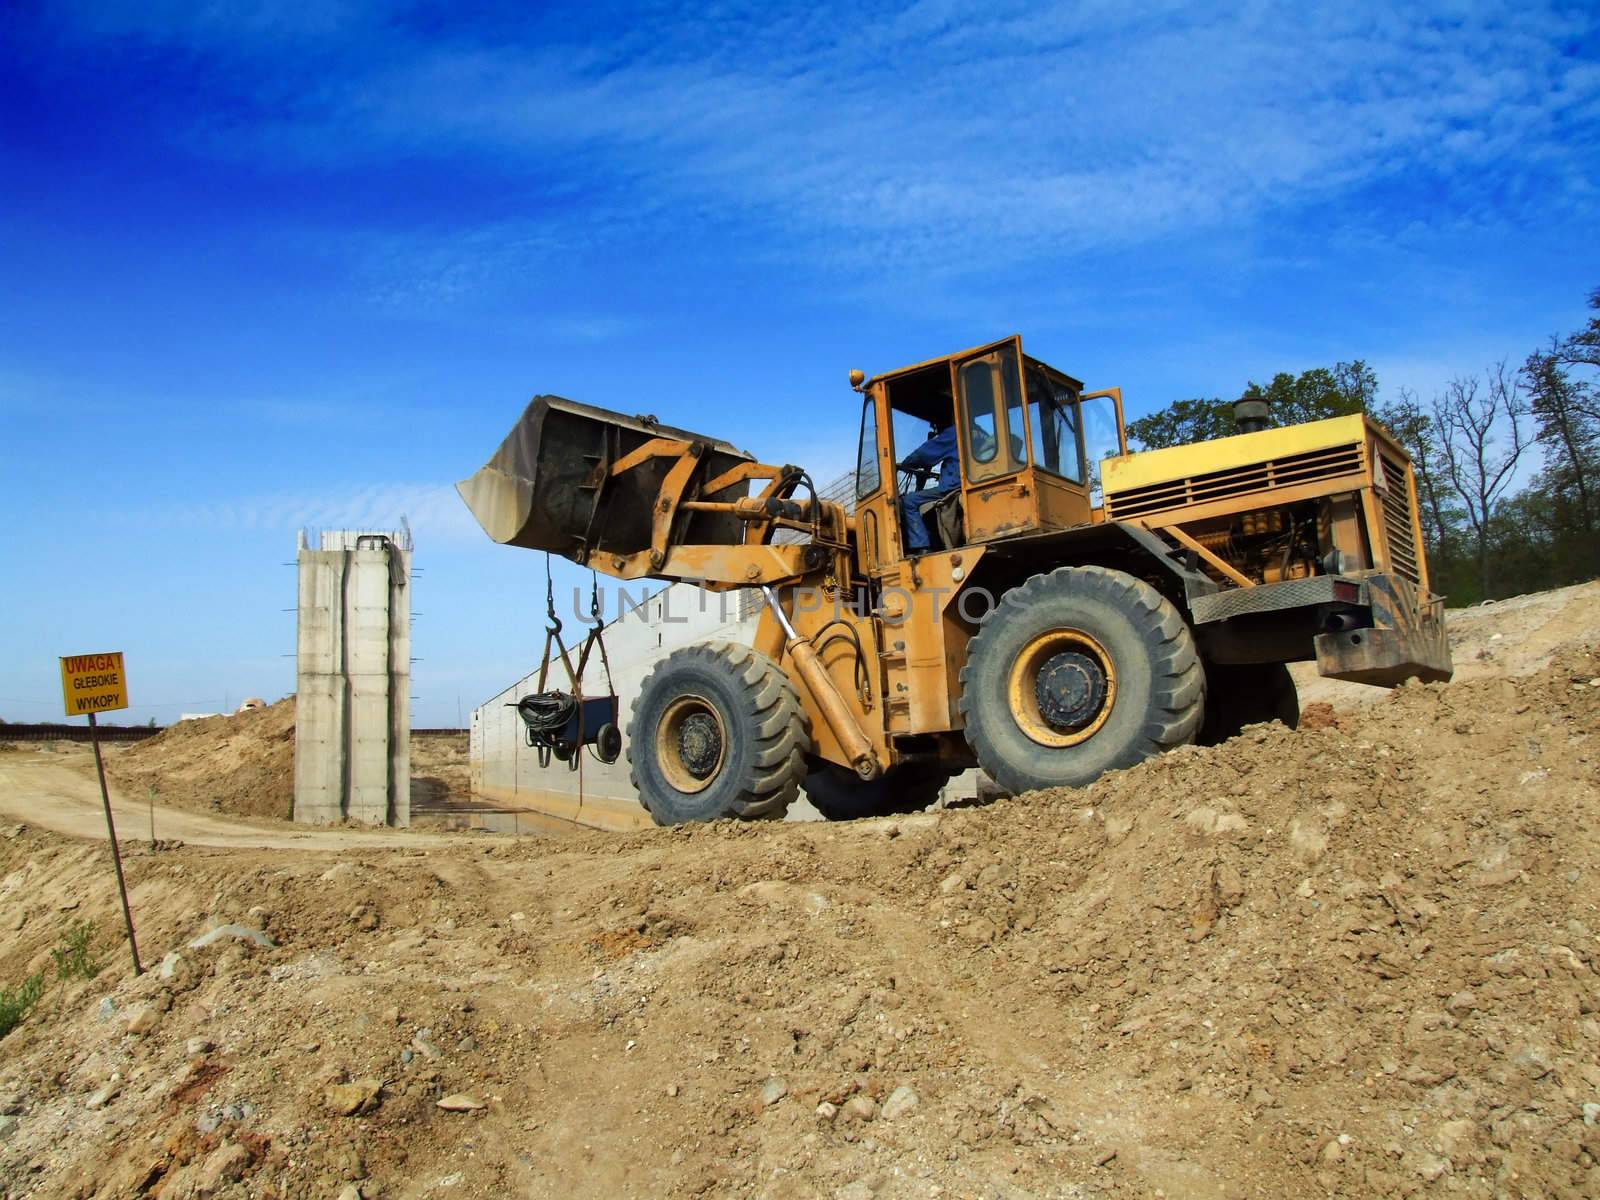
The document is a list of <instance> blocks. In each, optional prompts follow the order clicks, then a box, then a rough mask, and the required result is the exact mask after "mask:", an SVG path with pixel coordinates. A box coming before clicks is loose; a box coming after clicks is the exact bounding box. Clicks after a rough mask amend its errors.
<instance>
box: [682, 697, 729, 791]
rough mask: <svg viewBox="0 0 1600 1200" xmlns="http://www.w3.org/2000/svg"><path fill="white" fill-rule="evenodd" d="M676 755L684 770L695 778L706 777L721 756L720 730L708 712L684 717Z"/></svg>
mask: <svg viewBox="0 0 1600 1200" xmlns="http://www.w3.org/2000/svg"><path fill="white" fill-rule="evenodd" d="M678 757H679V759H680V760H681V761H682V763H683V767H684V770H686V771H688V772H689V774H690V775H693V776H694V777H695V778H696V779H706V778H708V777H709V776H710V775H711V773H712V772H713V771H715V770H716V769H717V763H718V761H719V760H720V759H721V758H722V731H721V730H720V729H718V728H717V722H716V720H715V719H714V718H713V717H712V716H711V714H709V713H704V712H697V713H693V714H691V715H690V716H688V717H686V718H685V719H684V722H683V726H682V728H680V729H679V731H678Z"/></svg>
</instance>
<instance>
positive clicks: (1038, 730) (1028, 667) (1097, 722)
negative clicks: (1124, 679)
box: [1006, 629, 1117, 748]
mask: <svg viewBox="0 0 1600 1200" xmlns="http://www.w3.org/2000/svg"><path fill="white" fill-rule="evenodd" d="M1096 671H1098V674H1099V676H1100V678H1101V679H1103V681H1104V687H1105V692H1104V695H1103V696H1102V697H1100V698H1099V700H1098V703H1096V702H1095V688H1094V686H1093V684H1094V682H1095V678H1094V677H1095V672H1096ZM1058 676H1062V677H1066V678H1068V679H1069V680H1071V681H1072V683H1073V684H1075V685H1076V687H1077V689H1078V690H1075V691H1074V692H1073V694H1072V696H1073V699H1076V700H1077V703H1076V704H1068V703H1064V702H1054V703H1052V701H1053V700H1054V697H1053V695H1052V687H1051V681H1052V679H1054V678H1056V677H1058ZM1041 679H1043V680H1044V682H1043V690H1044V692H1045V696H1046V703H1045V705H1042V704H1041ZM1079 691H1081V695H1079ZM1006 699H1007V702H1008V703H1009V705H1010V708H1011V716H1012V719H1013V720H1015V721H1016V723H1017V727H1018V728H1019V729H1021V730H1022V732H1023V733H1025V734H1027V735H1028V737H1029V738H1031V739H1032V740H1033V741H1035V742H1038V743H1039V745H1041V746H1049V747H1052V748H1060V747H1064V746H1076V745H1078V744H1079V743H1080V742H1085V741H1088V740H1089V739H1090V738H1092V737H1093V736H1094V735H1095V734H1096V733H1098V732H1099V731H1100V728H1101V727H1102V726H1103V725H1104V724H1105V723H1106V721H1107V719H1109V718H1110V716H1111V708H1112V705H1113V704H1115V703H1116V699H1117V671H1116V666H1115V665H1114V664H1113V663H1112V661H1111V656H1110V655H1109V654H1107V653H1106V650H1105V647H1104V646H1102V645H1101V644H1100V643H1099V642H1097V641H1096V640H1095V639H1094V638H1092V637H1090V636H1089V635H1088V634H1087V633H1084V632H1083V630H1081V629H1051V630H1048V631H1046V632H1044V633H1040V634H1037V635H1035V636H1034V638H1033V639H1032V640H1031V641H1029V642H1028V644H1027V645H1026V646H1024V647H1023V648H1022V652H1021V653H1020V654H1018V655H1017V658H1016V661H1015V662H1013V663H1012V664H1011V676H1010V679H1009V680H1008V681H1007V685H1006ZM1046 706H1048V707H1050V708H1052V709H1054V710H1056V711H1054V712H1052V713H1050V714H1048V715H1047V712H1046ZM1063 708H1066V709H1068V710H1069V711H1068V712H1066V713H1064V714H1063V713H1062V712H1061V711H1060V710H1061V709H1063Z"/></svg>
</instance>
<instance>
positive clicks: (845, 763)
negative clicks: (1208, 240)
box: [458, 337, 1451, 824]
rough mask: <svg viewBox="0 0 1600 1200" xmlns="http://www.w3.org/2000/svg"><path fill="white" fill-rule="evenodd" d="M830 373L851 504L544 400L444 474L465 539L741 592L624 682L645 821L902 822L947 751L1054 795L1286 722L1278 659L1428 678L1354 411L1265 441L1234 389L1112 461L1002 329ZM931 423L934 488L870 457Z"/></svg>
mask: <svg viewBox="0 0 1600 1200" xmlns="http://www.w3.org/2000/svg"><path fill="white" fill-rule="evenodd" d="M851 384H852V387H853V388H854V389H855V390H856V391H857V392H859V393H860V394H861V396H862V409H861V425H860V440H859V443H858V445H859V450H858V456H857V467H856V474H855V487H854V501H853V503H839V502H836V501H830V500H827V499H824V498H822V497H819V496H818V495H817V493H816V489H815V487H814V485H813V484H812V482H811V480H810V477H809V476H808V475H807V474H806V472H805V471H803V470H802V469H800V468H799V467H796V466H789V465H784V466H775V465H768V464H764V463H760V462H757V461H755V460H754V459H753V458H752V457H751V456H750V455H748V454H745V453H744V452H743V451H740V450H737V449H735V448H734V447H732V446H730V445H728V444H727V443H725V442H722V441H718V440H716V439H714V438H708V437H703V436H701V435H698V434H694V433H689V432H686V431H684V430H682V429H677V428H674V427H671V426H667V425H663V424H661V423H659V422H658V421H657V420H656V419H655V418H654V417H650V416H638V417H629V416H624V415H622V414H619V413H614V412H608V411H606V410H604V409H598V408H592V407H589V406H586V405H582V404H575V403H573V402H572V401H569V400H564V399H561V398H559V397H555V396H541V397H539V398H537V399H535V400H534V401H533V403H532V404H530V405H529V406H528V408H527V411H526V412H525V413H524V414H523V416H522V419H521V420H520V421H519V422H518V423H517V424H516V426H515V427H514V428H513V429H512V431H511V433H510V435H509V436H508V437H507V438H506V440H505V442H504V443H503V444H502V445H501V447H500V449H499V450H498V451H497V452H496V453H495V455H494V457H493V458H491V459H490V460H489V462H488V464H487V465H485V466H484V467H483V468H482V469H481V470H479V471H478V472H477V473H476V474H474V475H473V476H471V477H470V478H469V479H467V480H465V481H463V482H462V483H461V484H460V485H458V486H459V490H460V492H461V495H462V497H463V499H464V500H465V501H466V503H467V505H468V507H469V508H471V510H472V512H473V513H474V515H475V516H476V517H477V519H478V521H479V523H480V524H481V525H482V526H483V528H484V530H485V531H486V532H487V533H488V534H489V536H490V537H491V538H493V539H494V540H495V541H497V542H500V543H503V544H507V545H515V546H523V547H526V548H529V549H537V550H545V551H548V552H550V553H552V554H559V555H561V556H563V557H565V558H567V559H570V560H571V561H573V562H575V563H579V564H583V565H586V566H590V567H593V568H594V569H596V570H598V571H602V572H604V573H606V574H607V575H611V576H614V577H616V578H618V579H625V580H631V579H641V578H649V579H660V580H668V581H691V582H694V583H698V584H699V585H701V586H703V587H706V588H710V589H713V590H729V589H735V588H759V589H761V590H762V591H763V593H764V595H765V598H766V601H767V603H766V605H765V608H764V611H763V613H762V616H761V619H760V622H759V624H758V627H757V631H756V636H755V639H754V642H753V644H752V645H748V646H747V645H739V644H734V643H729V642H708V643H706V644H704V645H700V646H693V647H690V648H688V649H684V650H680V651H677V652H675V653H673V654H672V655H670V656H668V657H667V658H666V659H664V660H663V661H662V662H661V663H660V664H659V665H658V666H657V667H656V668H655V669H654V670H653V671H652V672H651V674H650V675H649V676H648V677H647V678H646V679H645V681H644V683H643V685H642V687H641V688H640V690H639V693H638V695H637V696H635V697H634V698H633V704H632V715H631V718H630V720H629V722H628V736H627V743H628V757H629V763H630V768H631V773H632V778H633V781H634V784H635V786H637V788H638V790H639V797H640V800H641V802H642V803H643V804H644V806H645V808H646V809H647V810H648V811H649V812H650V814H651V816H652V817H653V818H654V819H655V820H656V821H657V822H658V823H661V824H676V823H679V822H683V821H702V820H711V819H715V818H719V817H729V816H732V817H743V818H756V817H776V816H781V815H782V814H783V812H784V811H785V810H786V809H787V807H788V805H789V803H790V802H791V801H792V800H794V799H795V797H796V796H797V795H798V792H799V790H800V789H801V788H802V787H803V788H804V789H805V791H806V793H807V796H808V798H809V799H810V800H811V801H812V802H813V804H815V806H816V807H817V808H818V809H819V810H820V811H821V812H822V813H823V815H824V816H827V817H830V818H841V817H854V816H865V815H874V814H883V813H891V812H904V811H910V810H914V809H917V808H922V807H925V806H926V805H927V804H928V803H930V802H931V801H932V800H933V799H934V798H935V797H936V796H937V794H938V792H939V789H940V788H941V787H942V786H943V785H944V783H945V782H946V781H947V780H948V779H949V778H950V776H951V775H952V774H954V773H955V772H957V771H960V770H963V769H966V768H968V767H971V766H974V765H976V766H980V767H982V768H983V769H984V770H985V771H986V772H987V773H988V774H989V775H990V776H991V777H992V778H993V779H995V780H996V781H997V782H998V783H999V784H1000V785H1001V786H1002V787H1003V788H1005V789H1007V790H1010V791H1012V792H1024V791H1028V790H1032V789H1037V788H1044V787H1058V786H1081V785H1083V784H1086V783H1088V782H1090V781H1092V780H1093V779H1095V778H1097V777H1099V776H1100V775H1101V774H1103V773H1104V772H1105V771H1108V770H1113V769H1116V768H1119V767H1126V766H1131V765H1133V764H1134V763H1136V762H1138V761H1140V760H1141V759H1144V758H1146V757H1149V756H1150V755H1153V754H1156V753H1159V752H1161V751H1163V750H1166V749H1169V748H1171V747H1173V746H1178V745H1183V744H1185V743H1189V742H1194V741H1197V740H1198V741H1203V742H1214V741H1220V740H1222V739H1224V738H1227V737H1229V736H1231V735H1232V734H1233V733H1236V732H1237V731H1238V730H1239V729H1240V728H1241V727H1242V726H1243V725H1245V724H1248V723H1251V722H1254V721H1262V720H1271V719H1274V718H1276V719H1279V720H1283V721H1284V722H1285V723H1287V724H1290V725H1291V726H1292V725H1293V724H1294V723H1295V722H1296V720H1297V719H1298V713H1299V709H1298V704H1297V701H1296V698H1295V690H1294V685H1293V683H1292V681H1291V680H1290V678H1289V674H1288V670H1287V668H1286V666H1285V665H1284V664H1286V663H1289V662H1295V661H1301V660H1314V661H1315V662H1316V663H1317V667H1318V670H1319V671H1320V672H1321V673H1322V674H1324V675H1327V676H1331V677H1334V678H1339V679H1350V680H1356V681H1359V682H1364V683H1372V684H1377V685H1382V686H1392V685H1394V684H1397V683H1399V682H1401V681H1403V680H1406V679H1410V678H1421V679H1426V680H1436V679H1447V678H1449V676H1450V670H1451V666H1450V656H1449V651H1448V649H1447V647H1446V643H1445V634H1444V620H1443V601H1442V599H1441V598H1439V597H1437V596H1435V595H1434V594H1433V592H1432V590H1431V588H1430V586H1429V581H1428V570H1427V562H1426V560H1425V556H1424V553H1423V547H1422V535H1421V528H1420V526H1419V523H1418V506H1417V497H1416V485H1415V481H1414V479H1413V475H1412V470H1411V464H1410V462H1409V460H1408V459H1407V457H1406V455H1405V452H1404V451H1403V450H1402V449H1401V448H1400V446H1399V445H1398V444H1397V443H1396V442H1395V441H1394V440H1393V439H1392V438H1391V437H1390V436H1389V435H1388V434H1387V433H1385V432H1384V431H1383V430H1382V429H1381V428H1380V427H1379V426H1377V425H1376V424H1374V423H1373V422H1371V421H1370V420H1368V419H1366V418H1364V417H1362V416H1359V415H1357V416H1350V417H1339V418H1335V419H1333V420H1327V421H1318V422H1314V423H1310V424H1304V425H1296V426H1290V427H1287V428H1281V429H1268V428H1264V425H1265V422H1264V421H1263V420H1262V419H1261V418H1262V416H1263V414H1261V413H1256V412H1252V411H1249V407H1250V406H1249V405H1248V404H1245V405H1244V407H1242V408H1241V409H1240V410H1239V413H1238V416H1239V418H1240V425H1241V427H1243V428H1247V429H1249V428H1252V426H1256V425H1259V426H1263V427H1261V428H1258V429H1253V431H1251V432H1245V433H1241V434H1239V435H1237V436H1234V437H1228V438H1222V439H1219V440H1216V441H1210V442H1203V443H1197V444H1194V445H1190V446H1182V447H1177V448H1174V449H1170V450H1157V451H1147V452H1141V453H1132V454H1130V453H1128V451H1127V442H1126V434H1125V432H1124V428H1123V417H1122V403H1121V396H1120V393H1119V392H1118V391H1117V390H1115V389H1111V390H1108V391H1098V392H1085V391H1084V389H1083V385H1082V384H1080V383H1079V382H1078V381H1077V380H1075V379H1073V378H1072V377H1071V376H1069V375H1066V374H1064V373H1063V372H1061V371H1058V370H1056V369H1055V368H1053V367H1050V366H1048V365H1046V364H1045V363H1043V362H1040V361H1039V360H1037V359H1034V358H1030V357H1029V356H1028V355H1026V354H1025V353H1024V352H1023V349H1022V341H1021V339H1020V338H1018V337H1011V338H1007V339H1005V340H1003V341H1000V342H995V343H992V344H990V345H986V346H980V347H976V348H974V349H971V350H966V351H962V352H961V353H959V354H953V355H949V356H947V357H943V358H938V359H932V360H930V361H928V362H923V363H918V364H915V365H914V366H910V367H905V368H902V369H901V370H898V371H891V372H889V373H887V374H883V375H878V376H876V377H874V378H872V379H865V378H863V377H862V376H861V373H860V372H852V374H851ZM951 426H953V429H954V436H953V437H950V436H949V435H947V438H946V442H945V443H941V444H948V445H950V446H952V447H953V449H952V450H951V458H950V462H952V463H953V464H954V465H955V466H958V467H959V479H958V481H957V480H956V479H955V478H954V477H953V476H954V474H955V473H954V472H953V471H949V472H947V473H946V474H947V484H948V486H941V485H939V484H937V483H935V480H934V478H933V472H930V471H922V470H921V469H920V468H916V469H911V468H907V469H897V465H898V464H903V463H904V462H905V460H906V459H908V458H910V459H912V460H913V461H914V462H921V461H923V459H921V458H919V457H918V456H917V455H915V454H913V453H912V451H913V450H915V449H916V448H917V447H918V446H919V445H921V444H922V442H923V441H924V440H925V439H926V438H927V436H928V434H929V432H930V431H935V430H941V429H945V428H948V427H951ZM924 458H925V456H924ZM913 522H920V523H921V528H920V529H916V530H913V529H912V523H913ZM913 533H915V534H918V535H925V537H924V536H915V537H913V536H910V535H912V534H913ZM923 541H927V542H929V543H931V546H930V548H928V549H927V550H926V551H924V552H918V553H911V552H909V551H908V546H909V545H916V544H919V543H921V542H923Z"/></svg>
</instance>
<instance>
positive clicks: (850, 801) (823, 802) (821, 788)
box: [804, 762, 950, 821]
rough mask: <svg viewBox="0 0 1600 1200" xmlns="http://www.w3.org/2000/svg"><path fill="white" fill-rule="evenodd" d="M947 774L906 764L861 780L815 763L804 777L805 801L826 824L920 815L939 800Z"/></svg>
mask: <svg viewBox="0 0 1600 1200" xmlns="http://www.w3.org/2000/svg"><path fill="white" fill-rule="evenodd" d="M949 782H950V772H949V771H947V770H945V769H944V768H942V767H938V766H931V765H928V764H925V763H907V764H906V765H904V766H900V767H896V768H894V769H893V770H892V771H889V772H888V773H887V774H884V775H880V776H879V777H878V778H877V779H862V778H861V777H860V776H859V775H857V774H856V773H855V772H854V771H852V770H850V769H849V768H848V767H841V766H839V765H837V764H836V763H829V762H825V763H819V764H817V765H816V766H815V767H814V768H813V769H812V771H811V773H810V774H809V775H807V776H806V778H805V783H804V787H805V789H806V799H807V800H809V801H811V806H812V807H813V808H815V809H816V810H817V811H818V812H819V813H821V814H822V815H823V817H824V818H825V819H826V820H829V821H855V820H858V819H860V818H862V817H891V816H900V815H902V814H904V813H914V812H921V811H922V810H923V809H925V808H927V807H928V806H929V805H930V804H932V803H933V802H934V801H935V800H937V799H938V798H939V790H940V789H941V788H942V787H944V785H945V784H947V783H949Z"/></svg>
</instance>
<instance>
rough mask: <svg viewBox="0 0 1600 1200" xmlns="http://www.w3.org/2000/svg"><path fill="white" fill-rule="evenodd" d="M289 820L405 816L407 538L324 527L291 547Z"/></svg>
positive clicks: (375, 820)
mask: <svg viewBox="0 0 1600 1200" xmlns="http://www.w3.org/2000/svg"><path fill="white" fill-rule="evenodd" d="M299 569H300V601H299V607H298V613H299V620H298V634H299V636H298V675H299V682H298V687H297V699H296V702H295V787H294V819H295V820H296V821H304V822H308V823H311V824H330V823H333V822H338V821H353V822H358V823H362V824H367V825H383V824H389V825H409V824H410V823H411V591H410V586H409V583H410V572H411V544H410V539H409V537H407V536H405V535H403V534H365V533H360V532H357V531H329V532H325V533H323V534H322V538H321V545H320V548H319V549H316V550H313V549H311V548H310V547H309V546H308V545H307V543H306V539H305V535H304V534H302V535H301V538H300V552H299Z"/></svg>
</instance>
